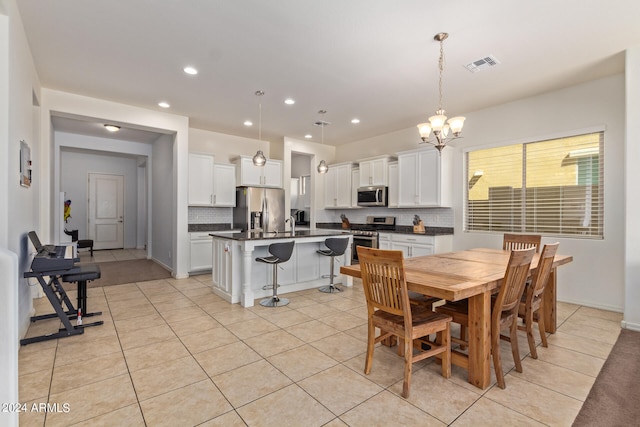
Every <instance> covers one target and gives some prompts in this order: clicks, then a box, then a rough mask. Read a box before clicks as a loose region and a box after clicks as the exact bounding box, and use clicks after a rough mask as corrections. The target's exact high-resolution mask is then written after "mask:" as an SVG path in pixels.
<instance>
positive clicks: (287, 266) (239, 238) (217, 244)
mask: <svg viewBox="0 0 640 427" xmlns="http://www.w3.org/2000/svg"><path fill="white" fill-rule="evenodd" d="M211 237H212V240H213V245H212V252H213V255H212V256H213V271H212V282H213V292H214V293H215V294H216V295H218V296H220V297H222V298H224V299H225V300H226V301H228V302H230V303H234V304H235V303H240V304H241V305H242V306H244V307H251V306H253V305H254V300H255V299H256V298H265V297H268V296H270V295H272V293H273V289H272V287H271V286H272V283H271V281H272V270H271V269H272V266H271V265H267V264H264V263H260V262H257V261H256V260H255V259H256V258H257V257H262V256H268V255H269V250H268V249H269V245H270V244H272V243H284V242H288V241H290V240H294V241H295V243H296V244H295V246H294V248H293V255H292V256H291V259H290V260H289V261H287V262H284V263H282V264H279V267H278V268H282V269H281V270H278V282H279V283H278V284H279V285H280V287H279V288H278V295H281V294H286V293H288V292H295V291H300V290H305V289H311V288H318V287H320V286H326V285H327V284H328V283H329V282H328V280H329V279H327V278H323V277H322V274H323V273H324V272H325V270H327V268H326V267H327V266H328V265H329V258H328V257H326V256H322V255H319V254H318V253H317V250H318V249H325V246H324V241H325V239H327V238H329V237H339V238H345V239H349V245H348V246H347V250H346V251H345V253H344V255H343V256H342V257H339V258H340V259H339V262H340V264H341V265H349V264H350V260H351V243H352V236H351V235H350V234H347V233H341V232H339V231H335V230H333V231H321V230H302V231H296V233H295V236H292V235H291V233H279V234H277V235H274V234H273V233H247V232H243V233H233V234H216V233H211ZM335 283H342V285H343V286H352V278H351V277H349V276H342V275H338V277H336V278H335Z"/></svg>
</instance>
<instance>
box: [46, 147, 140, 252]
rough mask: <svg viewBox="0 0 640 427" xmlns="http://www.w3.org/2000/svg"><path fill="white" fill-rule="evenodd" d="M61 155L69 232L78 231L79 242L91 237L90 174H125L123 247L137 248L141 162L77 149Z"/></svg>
mask: <svg viewBox="0 0 640 427" xmlns="http://www.w3.org/2000/svg"><path fill="white" fill-rule="evenodd" d="M57 138H58V137H56V139H57ZM60 154H61V156H60V157H61V158H60V191H64V192H65V198H66V199H68V200H71V218H69V219H68V222H67V224H66V225H65V227H66V229H67V230H78V237H79V238H80V239H87V238H88V222H87V220H88V214H89V213H88V204H87V200H88V198H89V194H88V188H87V187H88V185H87V180H88V176H89V174H92V173H100V174H107V175H122V176H123V177H124V247H125V248H135V247H136V246H137V243H138V242H137V236H138V160H137V159H136V158H132V157H127V156H114V155H110V154H106V153H96V152H84V151H75V150H62V151H61V153H60ZM143 202H144V199H143Z"/></svg>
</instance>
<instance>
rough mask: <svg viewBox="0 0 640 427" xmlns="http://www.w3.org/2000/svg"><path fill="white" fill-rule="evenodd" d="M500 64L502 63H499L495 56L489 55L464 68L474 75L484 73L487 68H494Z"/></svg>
mask: <svg viewBox="0 0 640 427" xmlns="http://www.w3.org/2000/svg"><path fill="white" fill-rule="evenodd" d="M499 63H500V61H498V60H497V59H496V57H495V56H493V55H489V56H485V57H484V58H480V59H478V60H476V61H473V62H470V63H468V64H467V65H465V66H464V67H465V68H466V69H467V70H469V71H471V72H472V73H477V72H478V71H482V70H484V69H486V68H490V67H494V66H496V65H498V64H499Z"/></svg>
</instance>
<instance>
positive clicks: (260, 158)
mask: <svg viewBox="0 0 640 427" xmlns="http://www.w3.org/2000/svg"><path fill="white" fill-rule="evenodd" d="M255 95H256V96H262V95H264V91H261V90H257V91H256V93H255ZM258 139H259V140H260V141H261V142H262V103H259V104H258ZM265 163H267V158H266V157H265V156H264V153H263V152H262V150H258V152H257V153H256V154H255V156H253V164H254V165H256V166H264V164H265Z"/></svg>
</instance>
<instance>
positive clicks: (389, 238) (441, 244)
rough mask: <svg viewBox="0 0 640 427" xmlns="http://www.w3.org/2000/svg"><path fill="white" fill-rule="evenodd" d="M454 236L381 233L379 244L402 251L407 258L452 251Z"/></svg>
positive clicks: (384, 247)
mask: <svg viewBox="0 0 640 427" xmlns="http://www.w3.org/2000/svg"><path fill="white" fill-rule="evenodd" d="M452 244H453V236H451V235H443V236H425V235H417V234H398V233H380V234H379V235H378V246H379V248H380V249H392V250H396V251H402V253H403V254H404V257H405V258H413V257H417V256H425V255H433V254H435V253H443V252H450V251H451V248H452Z"/></svg>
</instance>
